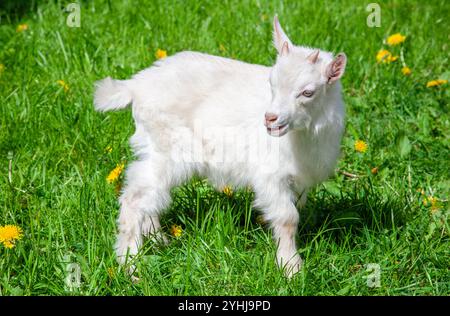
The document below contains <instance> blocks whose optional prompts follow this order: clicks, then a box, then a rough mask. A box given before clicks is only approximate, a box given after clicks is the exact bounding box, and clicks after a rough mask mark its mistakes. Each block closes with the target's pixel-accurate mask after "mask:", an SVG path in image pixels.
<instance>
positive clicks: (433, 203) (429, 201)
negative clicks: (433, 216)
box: [422, 196, 439, 211]
mask: <svg viewBox="0 0 450 316" xmlns="http://www.w3.org/2000/svg"><path fill="white" fill-rule="evenodd" d="M422 203H423V205H424V206H430V207H431V210H432V211H437V210H439V200H438V199H437V198H436V197H434V196H428V197H425V198H424V199H423V200H422Z"/></svg>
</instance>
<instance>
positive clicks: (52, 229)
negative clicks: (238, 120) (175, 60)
mask: <svg viewBox="0 0 450 316" xmlns="http://www.w3.org/2000/svg"><path fill="white" fill-rule="evenodd" d="M69 3H70V1H9V0H7V1H6V2H3V1H2V3H1V4H0V18H1V20H0V295H449V294H450V270H449V267H450V238H449V230H450V227H449V214H450V211H449V201H448V198H449V193H450V189H449V188H450V181H449V175H450V163H449V153H450V151H449V149H450V141H449V140H450V119H449V89H448V82H446V80H448V79H450V72H449V70H448V69H449V63H448V62H449V54H448V49H449V47H448V43H449V35H448V34H450V28H449V25H448V16H449V15H450V5H449V3H448V1H446V0H434V1H426V2H422V1H406V0H395V1H382V2H381V1H380V2H379V3H380V7H381V24H380V27H369V26H368V25H367V16H368V15H369V14H370V12H368V11H366V7H367V4H368V2H367V1H350V0H343V1H331V0H327V1H313V0H302V1H284V2H281V1H258V0H245V1H219V0H211V1H181V0H179V1H175V0H174V1H162V0H154V1H131V0H129V1H106V0H105V1H103V0H96V1H80V2H78V3H79V4H80V10H81V11H80V12H81V15H80V27H70V26H69V25H67V18H68V16H69V14H70V12H67V11H66V10H65V8H66V7H67V5H68V4H69ZM275 13H277V14H278V15H279V18H280V21H281V24H282V25H283V27H284V29H285V30H286V32H287V34H288V35H289V37H290V38H291V39H292V41H293V42H294V43H296V44H300V45H308V46H313V47H319V48H321V49H324V50H328V51H331V52H334V53H338V52H340V51H343V52H345V53H346V54H347V56H348V65H347V69H346V73H345V75H344V77H343V79H342V83H343V86H344V91H345V102H346V112H347V117H346V132H345V136H344V139H343V142H342V156H341V158H340V160H339V163H338V166H337V168H336V173H335V175H334V176H333V177H332V178H330V179H329V180H328V181H326V182H325V183H323V184H321V185H319V186H317V187H316V188H314V190H312V192H311V193H310V195H309V201H308V203H307V205H306V207H305V208H304V209H302V210H300V218H301V220H300V227H299V233H298V246H299V249H300V250H299V252H300V255H301V256H302V258H303V259H304V262H305V265H304V266H303V269H302V271H301V272H300V273H299V274H298V275H296V277H294V278H293V279H292V280H288V279H286V278H285V277H284V276H283V273H282V272H281V271H280V270H279V269H277V267H276V265H275V245H274V244H273V242H272V239H271V232H270V230H268V229H267V227H266V226H265V224H264V222H262V221H261V219H260V217H259V216H258V215H259V214H258V210H256V209H254V208H252V204H251V202H252V192H251V190H248V189H245V188H244V189H238V188H229V190H225V191H224V192H217V191H215V190H214V189H213V188H212V187H211V186H210V185H208V183H207V182H206V181H204V180H203V179H193V180H192V181H191V182H189V183H186V184H185V185H183V186H181V187H178V188H176V189H174V190H173V203H172V205H171V207H170V209H168V211H167V213H166V215H165V216H164V217H163V219H162V225H163V227H164V230H165V232H167V234H168V236H169V239H170V241H171V243H170V244H169V245H168V246H166V247H154V246H152V245H151V244H150V243H147V244H146V245H145V246H144V248H143V253H142V256H141V259H140V260H139V264H138V265H139V269H140V270H139V274H140V281H139V282H137V283H133V282H132V281H131V280H130V278H129V277H128V276H127V274H126V273H125V272H124V271H123V269H121V268H120V267H119V266H118V264H117V263H116V259H115V255H114V252H113V245H114V242H115V234H116V224H115V221H116V217H117V214H118V209H119V205H118V202H117V196H118V192H119V191H120V186H121V184H122V182H123V172H122V173H121V172H120V170H118V169H116V171H117V174H116V175H117V177H115V178H117V179H112V178H111V177H110V178H109V180H110V181H107V178H108V175H110V172H111V171H112V170H114V169H115V168H116V167H117V166H120V164H124V166H125V168H126V165H127V163H128V162H130V161H132V160H133V155H132V152H131V151H130V147H129V144H128V140H129V137H130V136H131V135H132V134H133V131H134V125H133V120H132V117H131V112H130V111H129V110H126V111H119V112H109V113H106V114H101V113H97V112H95V111H94V108H93V100H92V94H93V84H94V82H95V81H96V80H99V79H101V78H104V77H106V76H112V77H114V78H118V79H125V78H129V77H130V76H131V75H132V74H134V73H136V72H137V71H139V70H141V69H144V68H146V67H148V66H149V65H151V64H152V63H153V62H154V61H155V60H156V59H157V58H161V57H163V55H164V53H166V54H167V55H173V54H175V53H176V52H179V51H183V50H194V51H202V52H206V53H209V54H214V55H220V56H225V57H230V58H236V59H240V60H244V61H247V62H250V63H259V64H264V65H271V64H273V62H274V59H275V49H274V48H273V46H272V18H273V16H274V14H275ZM69 24H70V23H69ZM397 33H400V34H401V36H405V38H403V37H401V36H400V40H399V43H392V42H391V43H389V42H388V40H387V39H388V38H389V36H391V35H393V34H397ZM158 50H160V51H159V53H157V52H158ZM381 50H386V51H387V52H386V51H381ZM380 51H381V52H380ZM377 56H378V58H377ZM406 67H407V68H406ZM408 70H409V71H408ZM119 169H120V168H119ZM113 178H114V177H113ZM7 225H12V226H7ZM14 229H17V230H15V231H14ZM14 232H15V236H13V235H14ZM8 233H9V234H12V235H11V236H13V237H11V236H10V237H8V236H7V234H8ZM14 237H17V238H14ZM78 276H79V277H78ZM373 278H374V279H373Z"/></svg>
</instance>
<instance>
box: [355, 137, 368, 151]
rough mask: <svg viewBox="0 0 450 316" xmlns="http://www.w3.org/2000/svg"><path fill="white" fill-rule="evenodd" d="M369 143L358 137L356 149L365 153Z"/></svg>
mask: <svg viewBox="0 0 450 316" xmlns="http://www.w3.org/2000/svg"><path fill="white" fill-rule="evenodd" d="M367 147H368V146H367V143H366V142H364V141H362V140H360V139H358V140H357V141H356V142H355V150H356V151H357V152H360V153H365V152H366V151H367Z"/></svg>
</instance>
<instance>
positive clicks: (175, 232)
mask: <svg viewBox="0 0 450 316" xmlns="http://www.w3.org/2000/svg"><path fill="white" fill-rule="evenodd" d="M170 233H171V234H172V236H174V237H180V236H181V234H183V229H182V228H181V226H180V225H176V224H174V225H172V227H171V228H170Z"/></svg>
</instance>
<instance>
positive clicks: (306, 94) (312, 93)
mask: <svg viewBox="0 0 450 316" xmlns="http://www.w3.org/2000/svg"><path fill="white" fill-rule="evenodd" d="M313 95H314V91H312V90H305V91H303V92H302V96H304V97H307V98H310V97H312V96H313Z"/></svg>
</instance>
